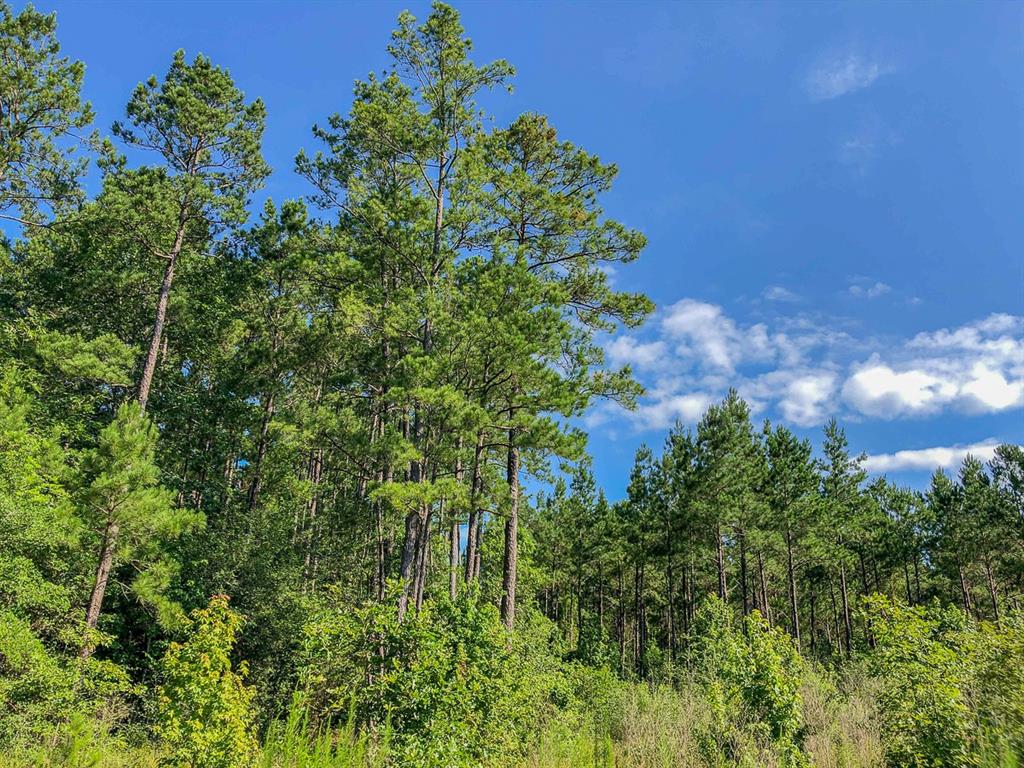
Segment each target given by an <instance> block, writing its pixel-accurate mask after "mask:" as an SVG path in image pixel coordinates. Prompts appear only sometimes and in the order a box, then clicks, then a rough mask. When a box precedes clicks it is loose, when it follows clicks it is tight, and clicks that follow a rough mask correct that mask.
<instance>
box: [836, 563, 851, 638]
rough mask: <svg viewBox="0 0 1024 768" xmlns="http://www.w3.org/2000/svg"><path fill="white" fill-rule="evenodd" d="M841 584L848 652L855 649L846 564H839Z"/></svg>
mask: <svg viewBox="0 0 1024 768" xmlns="http://www.w3.org/2000/svg"><path fill="white" fill-rule="evenodd" d="M839 586H840V590H841V594H842V598H843V632H844V633H845V635H846V654H847V655H850V653H852V650H853V623H852V622H851V620H850V598H849V594H848V591H847V588H846V565H845V564H844V563H842V562H840V564H839Z"/></svg>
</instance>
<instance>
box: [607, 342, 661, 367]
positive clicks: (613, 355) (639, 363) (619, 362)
mask: <svg viewBox="0 0 1024 768" xmlns="http://www.w3.org/2000/svg"><path fill="white" fill-rule="evenodd" d="M604 349H605V354H606V355H607V357H608V362H610V363H611V364H612V365H613V366H615V367H616V368H618V367H621V366H623V365H629V366H632V367H634V368H636V369H639V370H642V369H651V368H657V367H658V366H660V365H662V364H663V363H664V362H665V352H666V346H665V342H663V341H652V342H649V343H647V344H644V343H641V342H639V341H637V340H636V339H635V338H633V337H632V336H618V337H616V338H615V339H613V340H612V341H611V342H610V343H608V344H607V345H605V348H604Z"/></svg>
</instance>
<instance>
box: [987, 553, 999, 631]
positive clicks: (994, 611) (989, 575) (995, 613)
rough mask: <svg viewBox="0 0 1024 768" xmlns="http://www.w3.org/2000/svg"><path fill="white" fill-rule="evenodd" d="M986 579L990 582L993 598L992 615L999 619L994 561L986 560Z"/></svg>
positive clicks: (989, 587) (989, 592)
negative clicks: (993, 573) (993, 571)
mask: <svg viewBox="0 0 1024 768" xmlns="http://www.w3.org/2000/svg"><path fill="white" fill-rule="evenodd" d="M985 579H986V581H987V582H988V594H989V597H990V598H991V599H992V617H993V618H994V619H995V620H996V621H999V598H998V597H997V596H996V580H995V578H994V577H993V576H992V562H991V561H990V560H988V559H986V560H985Z"/></svg>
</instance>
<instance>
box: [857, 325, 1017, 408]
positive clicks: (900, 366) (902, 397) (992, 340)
mask: <svg viewBox="0 0 1024 768" xmlns="http://www.w3.org/2000/svg"><path fill="white" fill-rule="evenodd" d="M890 356H891V357H892V358H894V359H893V360H890V361H886V360H883V358H882V357H881V355H880V354H878V353H876V354H874V355H873V356H872V357H871V358H869V359H868V360H867V361H865V362H863V363H860V364H857V365H855V366H854V367H853V371H852V373H851V375H850V376H849V378H848V379H847V380H846V383H845V384H844V385H843V391H842V394H843V399H844V400H845V401H846V402H847V403H849V404H850V405H851V406H852V407H853V408H854V409H856V410H857V411H859V412H860V413H862V414H865V415H867V416H876V417H880V418H890V419H891V418H897V417H900V416H920V415H928V414H932V413H936V412H938V411H940V410H943V409H944V408H946V407H953V408H955V409H957V410H960V411H963V412H965V413H997V412H999V411H1005V410H1008V409H1010V408H1015V407H1019V406H1021V405H1024V318H1020V317H1015V316H1012V315H1005V314H996V315H990V316H989V317H987V318H984V319H982V320H979V321H977V322H975V323H968V324H966V325H963V326H961V327H959V328H953V329H948V328H944V329H941V330H938V331H934V332H925V333H919V334H918V335H916V336H915V337H914V338H912V339H911V340H910V341H909V342H907V343H906V344H905V345H904V347H903V348H902V349H897V350H896V351H895V353H890Z"/></svg>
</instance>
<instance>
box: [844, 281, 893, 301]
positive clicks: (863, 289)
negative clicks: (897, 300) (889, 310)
mask: <svg viewBox="0 0 1024 768" xmlns="http://www.w3.org/2000/svg"><path fill="white" fill-rule="evenodd" d="M891 290H892V287H891V286H889V285H886V284H885V283H881V282H876V283H875V284H874V285H856V284H855V285H851V286H850V295H851V296H856V297H858V298H865V299H877V298H878V297H879V296H884V295H885V294H887V293H889V291H891Z"/></svg>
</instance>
